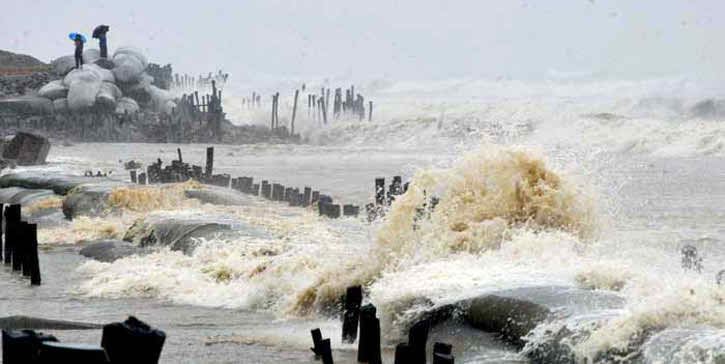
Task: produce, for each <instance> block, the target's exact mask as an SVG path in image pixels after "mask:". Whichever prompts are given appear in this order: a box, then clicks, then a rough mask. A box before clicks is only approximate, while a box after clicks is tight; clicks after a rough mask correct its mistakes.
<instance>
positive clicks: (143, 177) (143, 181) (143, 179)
mask: <svg viewBox="0 0 725 364" xmlns="http://www.w3.org/2000/svg"><path fill="white" fill-rule="evenodd" d="M138 184H140V185H145V184H146V173H144V172H141V173H139V175H138Z"/></svg>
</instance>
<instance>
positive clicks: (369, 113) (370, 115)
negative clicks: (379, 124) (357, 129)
mask: <svg viewBox="0 0 725 364" xmlns="http://www.w3.org/2000/svg"><path fill="white" fill-rule="evenodd" d="M368 121H373V102H372V101H370V105H369V107H368Z"/></svg>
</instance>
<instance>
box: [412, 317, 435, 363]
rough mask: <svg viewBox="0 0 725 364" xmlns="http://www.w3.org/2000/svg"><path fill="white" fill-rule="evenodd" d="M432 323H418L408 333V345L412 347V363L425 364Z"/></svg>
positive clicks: (425, 321)
mask: <svg viewBox="0 0 725 364" xmlns="http://www.w3.org/2000/svg"><path fill="white" fill-rule="evenodd" d="M429 331H430V321H428V320H422V321H418V322H416V323H415V324H413V326H412V327H411V328H410V331H408V345H410V362H411V363H425V360H426V355H425V345H426V341H428V332H429Z"/></svg>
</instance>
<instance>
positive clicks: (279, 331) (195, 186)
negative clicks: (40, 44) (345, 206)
mask: <svg viewBox="0 0 725 364" xmlns="http://www.w3.org/2000/svg"><path fill="white" fill-rule="evenodd" d="M286 86H287V85H280V86H276V87H274V88H270V90H271V89H289V87H286ZM319 86H320V85H314V84H310V85H309V89H315V90H318V89H319ZM322 86H323V87H324V85H322ZM720 87H721V86H720ZM359 88H360V89H361V90H364V92H365V94H367V95H369V97H371V98H372V99H374V100H376V105H375V114H374V120H372V121H368V120H364V121H360V120H357V119H356V118H349V120H346V119H344V118H343V119H341V120H335V121H331V122H330V123H329V124H328V125H325V126H323V125H321V122H320V121H319V120H315V119H313V118H312V117H311V116H309V115H308V114H307V110H306V109H305V110H303V111H302V112H301V116H300V117H299V118H298V125H299V126H298V128H299V130H300V133H301V135H302V138H303V141H304V142H302V143H288V144H267V143H260V144H246V145H228V144H218V145H213V144H144V143H77V144H73V143H54V144H53V145H52V148H51V150H50V154H49V156H48V158H47V163H46V164H45V165H42V166H30V167H22V166H18V167H16V168H14V169H4V170H3V171H2V176H1V177H0V182H2V183H3V187H5V188H3V189H0V200H2V201H3V202H6V203H7V202H18V201H20V200H22V201H23V214H24V216H23V217H24V219H26V220H28V221H30V222H35V223H37V224H38V226H39V231H38V240H39V246H40V267H41V272H42V275H43V284H42V285H41V286H39V287H30V286H29V285H28V284H27V282H26V281H24V280H23V279H22V278H21V277H20V276H18V275H15V274H12V273H11V272H10V269H9V268H5V269H0V292H2V294H0V312H2V313H3V316H11V315H25V316H33V317H43V318H48V319H58V320H71V321H81V322H93V323H108V322H114V321H119V320H123V319H125V318H126V317H127V316H128V315H134V316H136V317H138V318H139V319H141V320H144V321H145V322H148V323H149V324H151V325H153V326H154V327H158V328H160V329H163V330H164V331H165V332H166V334H167V340H166V343H165V346H164V349H163V353H162V356H161V362H162V363H184V362H186V363H240V362H243V363H282V362H289V363H313V362H316V360H315V356H314V354H313V353H312V352H311V351H310V350H309V348H310V347H311V346H312V340H311V337H310V330H311V329H314V328H320V329H321V331H322V333H323V335H324V336H325V337H329V338H330V339H331V346H332V352H333V356H334V358H335V362H336V363H355V362H357V348H358V347H357V343H344V342H343V341H342V338H341V330H342V323H341V319H340V307H339V305H340V296H341V295H343V294H345V291H346V288H347V287H350V286H354V285H361V286H362V288H363V304H368V303H372V304H374V305H375V306H376V308H377V316H378V318H379V319H380V326H381V344H382V356H383V362H385V363H392V362H393V356H394V351H395V347H396V345H397V344H398V343H400V342H405V341H407V340H408V330H409V329H410V327H411V326H412V325H413V324H415V323H416V322H418V321H419V320H421V319H423V318H426V317H430V315H431V313H435V312H438V313H440V312H444V311H446V312H447V314H446V315H445V317H443V318H440V319H439V320H436V322H435V324H434V325H432V326H431V328H430V336H429V338H428V341H427V342H428V349H427V353H428V354H429V355H430V354H431V352H432V346H433V344H434V343H435V342H445V343H450V344H452V345H453V352H452V354H453V355H454V356H455V358H456V362H458V363H528V362H545V363H605V362H624V363H721V362H723V360H725V329H724V328H725V302H724V301H725V288H723V286H720V285H719V283H718V280H719V279H718V277H719V278H720V280H722V279H724V278H725V276H722V275H718V273H719V272H720V271H722V270H723V269H725V264H723V263H722V262H723V257H724V256H725V248H723V241H724V240H725V230H723V228H722V224H721V222H722V220H720V219H721V218H723V217H724V216H725V159H723V156H725V127H723V124H722V121H723V119H725V101H723V100H720V99H717V95H718V93H719V94H722V92H721V91H723V90H719V89H718V86H717V85H708V84H704V83H702V82H696V81H691V80H687V79H662V80H650V81H586V82H584V81H569V82H565V81H560V82H553V81H552V82H540V83H537V82H527V83H524V82H517V81H506V80H501V81H482V80H452V81H445V82H444V81H441V82H428V83H403V82H387V81H375V82H369V83H363V84H361V85H360V86H359ZM249 91H250V90H248V89H245V88H244V87H241V86H239V87H237V88H235V85H234V84H233V83H231V84H229V85H227V87H226V88H225V90H224V92H225V98H224V107H225V110H226V111H227V113H228V118H229V120H232V121H233V122H234V123H238V124H244V123H248V122H250V121H253V120H265V121H264V122H267V120H268V119H269V116H268V108H266V107H265V108H260V109H249V108H245V107H242V101H241V100H242V98H243V97H245V95H247V94H248V93H249ZM270 92H271V91H270ZM305 97H306V95H305V93H304V92H303V93H302V99H303V100H304V98H305ZM280 108H281V110H280V115H282V120H281V121H282V123H285V122H287V119H286V118H288V116H287V115H288V114H289V108H290V101H289V100H287V99H283V101H282V103H281V105H280ZM210 146H213V147H214V148H215V161H214V169H215V173H226V174H229V175H231V176H232V177H237V176H253V177H254V178H255V180H256V181H261V180H267V181H270V183H273V182H274V183H282V184H284V185H286V186H292V187H299V188H303V187H305V186H310V187H312V188H314V189H315V190H319V191H321V193H325V194H327V195H329V196H330V197H332V198H333V199H334V200H335V201H336V202H340V203H350V204H355V205H359V206H364V205H366V204H368V203H372V202H374V199H375V190H374V180H375V178H383V177H384V178H386V184H387V183H389V182H390V181H391V179H392V177H393V176H401V177H402V180H403V182H408V183H409V185H408V188H407V191H406V192H405V193H404V194H402V195H399V196H397V197H396V198H395V199H394V201H392V203H391V205H390V206H389V207H385V209H384V210H385V211H384V214H380V215H381V216H379V217H378V218H377V219H374V220H372V221H369V219H368V216H367V214H366V213H365V211H364V208H363V210H362V211H361V214H360V215H359V216H355V217H350V216H348V217H342V218H340V219H330V218H328V217H324V216H320V215H319V214H318V210H317V208H316V206H314V205H313V206H309V207H306V208H300V207H290V206H289V204H287V203H282V202H274V201H269V200H266V199H263V198H261V197H258V196H251V195H249V194H241V193H236V192H234V191H231V190H229V191H226V192H223V196H227V197H228V196H229V194H238V196H237V195H235V196H233V200H234V203H219V201H216V200H213V199H204V198H201V199H200V198H198V194H196V195H195V194H189V193H188V191H189V190H195V191H204V190H208V191H211V192H210V193H216V192H215V191H217V190H219V188H218V187H211V186H206V185H201V184H199V183H197V182H194V181H188V182H183V183H174V184H156V185H147V186H139V185H133V184H131V183H130V177H129V171H128V170H126V168H125V167H124V165H125V164H126V163H127V162H128V161H131V160H133V161H136V162H139V163H141V164H142V165H144V166H146V165H149V164H151V163H153V162H155V161H156V160H157V159H158V158H160V159H161V160H163V161H166V162H169V163H170V161H171V160H173V159H175V158H176V157H177V148H180V149H181V150H182V152H183V158H184V160H185V161H189V162H190V163H196V164H203V163H204V157H205V150H206V148H207V147H210ZM89 170H91V171H94V172H97V171H101V172H102V173H105V174H107V175H108V177H107V178H104V179H103V181H104V182H103V183H101V182H98V185H99V186H100V187H103V186H105V187H106V189H105V190H104V191H106V192H104V193H105V194H102V196H103V197H102V200H103V201H102V202H101V203H100V206H101V207H102V208H100V209H99V208H96V209H92V210H93V211H90V210H87V209H84V208H83V207H77V206H76V207H73V203H72V201H68V200H69V199H71V198H73V195H74V194H78V195H77V196H81V197H82V196H84V193H86V194H87V193H88V192H89V191H93V189H94V188H100V187H98V186H95V185H94V181H93V180H92V179H89V181H88V182H87V183H86V184H84V185H83V186H80V187H76V190H72V191H70V192H69V193H68V194H67V196H65V197H64V196H60V195H57V194H53V193H36V194H32V193H27V190H28V189H32V187H28V186H27V184H26V185H23V183H21V182H18V181H23V180H32V179H33V178H36V179H37V178H40V177H42V178H45V179H52V178H60V179H63V178H68V177H67V176H83V174H84V173H85V172H86V171H89ZM63 176H66V177H63ZM13 181H14V182H13ZM99 181H100V180H99ZM109 181H110V182H109ZM109 183H112V184H113V185H112V187H108V184H109ZM10 185H12V187H11V186H10ZM52 185H53V182H48V183H47V184H46V186H45V187H43V188H37V189H48V187H47V186H52ZM23 191H26V192H25V193H23ZM217 192H218V191H217ZM219 193H221V192H219ZM202 195H203V194H202ZM79 198H80V197H79ZM13 199H15V200H13ZM434 199H435V201H436V203H435V204H434V203H433V200H434ZM88 203H91V202H88ZM77 204H80V203H77ZM69 205H70V208H71V209H73V208H77V209H78V211H72V212H71V213H70V214H71V215H72V216H71V217H72V219H68V218H67V217H66V216H64V212H65V213H66V215H67V213H68V211H66V210H67V209H68V208H69V207H68V206H69ZM194 224H196V225H194ZM192 225H193V226H205V227H207V228H208V227H209V226H223V227H224V228H223V229H217V230H214V229H211V228H210V230H209V232H208V233H198V234H190V233H189V231H186V230H184V229H189V226H192ZM98 240H111V241H117V242H118V241H125V242H126V244H127V246H125V248H126V249H128V250H129V251H130V253H129V254H121V256H120V257H117V258H118V259H115V260H113V259H106V261H99V260H96V259H93V258H88V257H86V256H83V255H80V254H79V251H81V250H82V249H84V248H86V247H87V246H88V244H89V242H92V241H98ZM182 240H183V241H182ZM142 246H143V248H141V247H142ZM685 247H689V248H688V249H692V248H694V250H695V256H692V255H691V256H689V258H688V257H687V256H686V257H684V258H683V254H682V251H683V248H685ZM92 255H93V254H91V256H92ZM683 259H684V260H683ZM688 259H690V260H688ZM487 297H488V298H491V297H494V299H495V300H494V301H490V300H489V301H486V300H485V298H487ZM482 299H483V300H482ZM509 299H512V300H509ZM481 300H482V301H481ZM502 305H503V306H507V305H509V306H510V307H503V308H501V306H502ZM480 306H483V307H480ZM491 307H498V308H491ZM532 307H533V308H532ZM497 309H498V310H499V311H497V312H494V313H491V311H492V310H493V311H496V310H497ZM534 309H535V310H536V312H543V313H544V314H543V315H540V316H537V319H536V320H531V321H527V322H525V323H522V324H521V325H517V324H516V323H514V324H510V325H509V324H503V325H497V324H495V323H494V324H492V323H491V322H492V321H503V322H505V321H507V320H509V321H511V320H517V319H521V318H522V317H523V319H522V320H528V319H529V318H528V316H527V315H528V313H527V312H528V311H529V310H534ZM519 311H521V312H519ZM501 315H503V316H504V317H501ZM506 315H510V317H506ZM502 327H503V328H502ZM511 327H514V328H511ZM522 327H523V328H522ZM44 332H48V333H51V334H56V335H57V336H59V337H62V338H63V340H64V341H69V342H80V343H89V344H98V340H99V332H97V331H93V330H91V331H88V330H78V331H75V330H69V331H62V332H61V331H54V330H45V331H44ZM429 360H430V359H429Z"/></svg>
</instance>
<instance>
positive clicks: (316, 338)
mask: <svg viewBox="0 0 725 364" xmlns="http://www.w3.org/2000/svg"><path fill="white" fill-rule="evenodd" d="M310 334H311V335H312V345H313V347H311V348H310V350H312V352H313V353H315V359H319V358H320V354H321V353H322V345H321V344H322V331H320V329H319V328H317V329H312V330H310Z"/></svg>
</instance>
